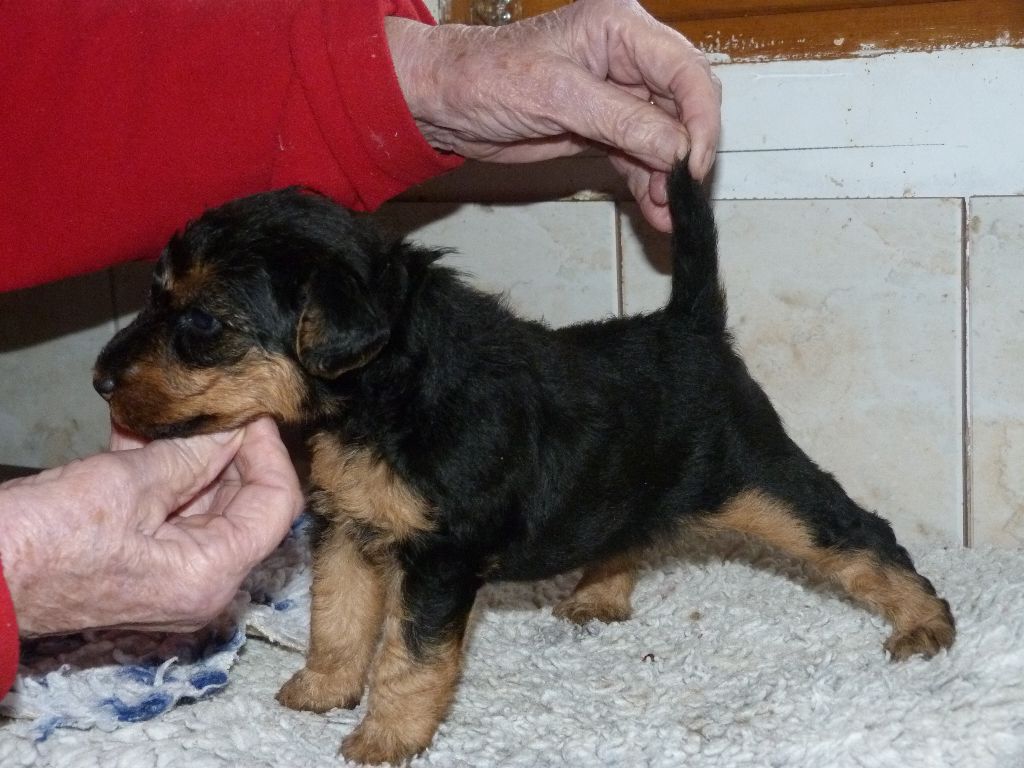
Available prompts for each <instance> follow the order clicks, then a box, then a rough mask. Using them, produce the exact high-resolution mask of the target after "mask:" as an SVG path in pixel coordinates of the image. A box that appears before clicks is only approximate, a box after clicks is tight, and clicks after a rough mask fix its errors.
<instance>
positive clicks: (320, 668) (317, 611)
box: [277, 525, 384, 712]
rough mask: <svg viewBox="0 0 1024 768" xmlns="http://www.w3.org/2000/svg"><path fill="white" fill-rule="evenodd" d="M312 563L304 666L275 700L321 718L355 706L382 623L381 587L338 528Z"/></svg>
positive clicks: (377, 575) (376, 573)
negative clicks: (323, 713)
mask: <svg viewBox="0 0 1024 768" xmlns="http://www.w3.org/2000/svg"><path fill="white" fill-rule="evenodd" d="M327 535H328V536H329V538H328V539H327V540H326V541H324V542H323V543H322V544H321V545H320V546H319V547H318V548H317V550H316V554H315V557H314V562H313V586H312V589H311V592H312V612H311V616H310V639H309V654H308V656H307V659H306V666H305V667H304V668H303V669H301V670H299V671H298V672H296V673H295V674H294V675H293V676H292V678H291V680H289V681H288V682H287V683H285V684H284V686H283V687H282V688H281V690H280V691H279V692H278V694H277V700H278V701H279V702H281V703H282V704H283V705H284V706H286V707H289V708H290V709H305V710H310V711H312V712H326V711H327V710H329V709H334V708H335V707H345V708H348V709H351V708H352V707H354V706H356V705H357V704H358V703H359V700H360V699H361V698H362V695H363V687H364V685H365V683H366V674H367V670H368V669H369V666H370V661H371V659H372V658H373V652H374V649H375V647H376V644H377V639H378V637H379V635H380V628H381V623H382V621H383V618H384V584H383V582H382V578H381V574H380V573H379V571H378V570H377V569H376V568H375V567H374V566H373V565H372V564H371V563H370V562H368V561H367V559H366V557H365V556H364V555H363V553H362V552H360V551H359V549H358V547H357V546H356V544H355V542H354V541H353V540H352V539H351V538H350V537H349V536H348V534H347V532H346V531H345V529H344V526H340V525H336V526H333V527H332V528H331V529H329V531H328V533H327Z"/></svg>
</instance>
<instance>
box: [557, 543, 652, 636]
mask: <svg viewBox="0 0 1024 768" xmlns="http://www.w3.org/2000/svg"><path fill="white" fill-rule="evenodd" d="M634 586H636V558H635V556H633V555H630V554H622V555H615V556H613V557H611V558H609V559H608V560H605V561H604V562H601V563H597V564H596V565H591V566H589V567H587V568H586V569H585V570H584V571H583V576H582V577H581V578H580V581H579V583H578V584H577V585H576V589H574V590H573V593H572V594H571V595H569V597H567V598H565V599H564V600H562V601H561V602H560V603H558V605H556V606H555V607H554V609H553V610H552V613H553V614H554V615H555V616H558V617H559V618H562V619H568V620H569V621H571V622H573V623H574V624H586V623H587V622H588V621H590V620H591V619H597V620H598V621H603V622H604V623H605V624H610V623H612V622H613V621H626V620H627V619H628V618H629V617H630V616H632V615H633V606H632V605H631V604H630V596H631V595H632V594H633V587H634Z"/></svg>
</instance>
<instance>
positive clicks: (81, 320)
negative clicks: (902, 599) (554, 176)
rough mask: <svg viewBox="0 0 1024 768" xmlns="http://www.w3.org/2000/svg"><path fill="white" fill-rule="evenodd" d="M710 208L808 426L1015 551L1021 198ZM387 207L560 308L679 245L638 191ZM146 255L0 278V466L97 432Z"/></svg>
mask: <svg viewBox="0 0 1024 768" xmlns="http://www.w3.org/2000/svg"><path fill="white" fill-rule="evenodd" d="M716 209H717V214H718V218H719V228H720V231H721V258H722V271H723V274H724V277H725V281H726V284H727V289H728V293H729V303H730V318H731V324H732V326H733V328H734V329H735V332H736V337H737V340H738V343H739V346H740V348H741V350H742V352H743V353H744V355H745V357H746V358H747V360H748V363H749V364H750V367H751V369H752V371H753V372H754V375H755V376H756V377H757V378H758V379H759V380H760V381H761V382H762V384H763V385H764V386H765V388H766V389H767V391H768V393H769V395H770V396H771V397H772V398H773V400H774V402H775V404H776V406H777V408H778V409H779V411H780V412H781V414H782V415H783V417H784V419H785V421H786V422H787V424H788V426H789V428H790V430H791V432H792V434H793V435H794V437H795V438H796V439H797V441H798V442H799V443H800V444H801V445H802V446H803V447H804V448H805V449H806V450H807V451H808V452H809V453H810V454H811V455H812V457H814V458H815V459H816V460H818V461H819V463H821V464H822V465H823V466H824V467H826V468H827V469H829V470H831V471H833V472H834V473H835V474H836V475H837V476H838V477H839V479H840V480H841V481H842V482H843V483H844V484H845V485H846V486H847V488H848V490H849V491H850V492H851V494H852V495H853V496H854V497H855V498H857V499H858V500H860V501H862V502H863V503H865V504H866V505H868V506H870V507H872V508H875V509H877V510H878V511H879V512H881V513H882V514H883V515H885V516H886V517H889V518H890V519H891V520H892V521H893V522H894V525H895V526H896V528H897V532H898V534H899V535H900V536H901V537H902V538H903V539H905V540H906V541H907V542H909V543H910V544H911V545H912V546H913V547H915V548H917V549H919V550H920V549H922V548H925V547H929V546H937V545H950V544H953V545H956V544H961V543H963V542H964V536H965V530H970V531H971V536H972V539H971V540H972V542H973V543H979V544H980V543H993V544H997V545H1000V546H1020V545H1021V544H1022V542H1024V389H1022V387H1021V386H1020V381H1021V378H1022V375H1024V300H1022V298H1021V296H1022V292H1024V197H1004V198H976V199H972V200H969V201H967V203H966V211H967V215H966V217H965V203H964V201H962V200H959V199H900V200H806V201H795V200H788V201H786V200H777V201H722V202H719V203H717V205H716ZM381 218H382V219H384V220H385V221H386V222H389V223H390V225H391V226H393V227H395V228H398V229H401V230H403V231H407V232H409V233H410V234H411V236H412V237H414V238H416V239H418V240H420V241H422V242H424V243H427V244H432V245H445V246H452V247H455V248H457V249H459V253H458V254H456V255H452V256H449V257H446V258H447V261H448V263H450V264H454V265H457V266H459V267H460V268H462V269H464V270H465V271H466V272H467V273H470V274H471V275H472V277H473V279H474V280H475V281H476V282H477V283H478V284H479V285H481V286H483V287H485V288H486V289H488V290H493V291H501V292H506V293H507V294H508V296H509V299H510V301H511V302H512V304H513V305H514V306H515V307H516V308H518V309H519V310H520V311H521V312H523V313H524V314H527V315H529V316H532V317H537V318H544V319H545V320H547V321H548V322H550V323H552V324H555V325H561V324H565V323H570V322H574V321H578V320H582V319H589V318H599V317H606V316H609V315H613V314H615V313H617V312H618V311H619V309H620V307H621V308H622V309H623V310H624V311H625V312H627V313H628V312H636V311H642V310H645V309H650V308H654V307H657V306H658V305H659V304H661V303H662V302H663V300H664V298H665V296H666V295H667V290H668V274H667V272H668V264H667V262H666V256H667V254H666V241H665V239H664V238H663V237H661V236H659V235H657V234H655V233H653V232H651V231H650V230H649V229H647V228H646V226H645V225H644V224H642V222H640V221H639V220H638V217H637V215H636V211H635V208H634V207H633V206H632V205H630V204H616V203H614V202H611V201H590V202H578V201H573V202H547V203H532V204H520V205H498V206H489V205H462V206H456V205H449V204H438V203H392V204H390V205H389V206H387V207H386V208H385V210H384V211H383V212H382V214H381ZM965 222H966V227H967V232H966V233H964V232H963V228H964V225H965ZM965 235H966V237H965ZM965 252H966V255H965ZM147 271H148V269H147V268H146V267H145V266H140V265H130V266H127V267H124V268H121V269H118V270H114V271H112V272H111V273H104V274H99V275H93V276H90V277H85V278H80V279H77V280H70V281H66V282H64V283H60V284H56V285H51V286H46V287H43V288H38V289H33V290H29V291H22V292H18V293H14V294H7V295H0V437H2V439H0V463H13V464H27V465H35V466H40V465H52V464H56V463H60V462H65V461H67V460H69V459H72V458H74V457H76V456H82V455H85V454H87V453H90V452H93V451H96V450H99V449H101V448H102V447H103V444H104V442H105V439H106V414H105V405H104V403H103V402H102V401H101V400H100V398H99V397H98V396H96V395H95V394H94V393H93V392H92V389H91V386H90V375H89V370H90V366H91V362H92V360H93V358H94V356H95V354H96V352H97V351H98V349H99V347H100V346H101V345H102V343H103V341H104V340H105V339H107V338H108V337H109V336H110V335H111V334H112V333H113V331H114V329H115V328H116V326H117V324H118V323H119V322H123V319H124V317H125V316H126V315H127V314H129V313H130V312H131V311H132V310H133V309H134V308H135V307H136V306H137V305H138V302H139V301H140V300H141V297H142V296H143V295H144V293H145V289H146V285H147V283H148V277H147ZM965 288H966V290H965ZM965 296H967V297H969V300H968V303H967V304H965V300H964V297H965ZM965 313H966V314H965ZM965 319H966V323H967V325H965ZM965 328H966V329H967V339H966V340H965V339H964V329H965ZM965 341H966V343H965ZM965 387H966V389H965ZM965 402H966V403H967V404H968V405H969V410H968V411H967V416H968V417H969V418H967V419H965V418H964V410H963V405H964V403H965ZM965 424H966V425H967V426H966V428H965ZM965 472H966V475H967V477H966V478H965ZM965 489H967V495H965ZM967 511H969V512H970V514H969V515H968V514H967Z"/></svg>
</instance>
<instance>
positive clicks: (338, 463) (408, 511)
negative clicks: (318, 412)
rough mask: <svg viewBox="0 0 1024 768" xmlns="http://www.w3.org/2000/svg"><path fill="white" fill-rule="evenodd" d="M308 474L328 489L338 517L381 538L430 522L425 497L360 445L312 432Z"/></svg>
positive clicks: (403, 535)
mask: <svg viewBox="0 0 1024 768" xmlns="http://www.w3.org/2000/svg"><path fill="white" fill-rule="evenodd" d="M312 480H313V482H314V483H315V484H316V485H318V486H320V487H321V488H323V489H324V490H325V491H326V492H327V493H328V494H330V496H331V497H332V501H333V507H334V509H335V510H337V512H338V514H339V517H340V518H348V519H351V520H354V521H356V522H358V523H360V524H363V525H366V526H369V527H370V528H371V529H373V530H375V531H376V532H377V533H379V534H381V538H382V543H388V544H390V543H394V542H397V541H403V540H405V539H408V538H410V537H411V536H415V535H416V534H419V533H424V532H426V531H429V530H431V529H432V528H433V522H432V521H431V519H430V516H429V506H428V505H427V503H426V502H425V501H424V500H423V499H422V498H421V497H420V496H419V495H418V494H417V493H416V492H415V491H413V490H412V489H411V488H410V487H409V486H408V485H406V484H405V482H403V481H402V479H401V478H400V477H399V476H398V475H397V474H396V473H395V471H394V470H393V469H391V467H390V465H388V463H387V462H385V461H384V460H383V459H381V458H380V457H379V456H376V455H374V454H373V453H371V452H370V451H369V450H367V449H365V448H346V447H345V446H343V445H342V444H341V442H340V441H339V440H338V438H337V437H335V436H334V435H331V434H328V433H321V434H319V435H317V436H316V437H314V438H313V466H312Z"/></svg>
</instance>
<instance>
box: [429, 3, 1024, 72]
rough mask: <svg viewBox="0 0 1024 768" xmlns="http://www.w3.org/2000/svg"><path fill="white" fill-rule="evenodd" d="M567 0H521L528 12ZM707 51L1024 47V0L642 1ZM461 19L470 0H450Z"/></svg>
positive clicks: (799, 55) (772, 53)
mask: <svg viewBox="0 0 1024 768" xmlns="http://www.w3.org/2000/svg"><path fill="white" fill-rule="evenodd" d="M566 4H567V2H566V0H522V2H521V8H522V10H523V13H524V15H527V16H530V15H534V14H537V13H542V12H544V11H548V10H552V9H553V8H555V7H557V6H560V5H566ZM643 5H644V6H645V7H646V8H647V9H648V10H650V11H651V12H652V13H653V14H654V15H655V16H656V17H657V18H659V19H661V20H662V21H664V22H665V23H666V24H669V25H670V26H672V27H675V28H676V29H678V30H679V31H681V32H682V33H683V34H685V35H686V36H687V37H688V38H689V39H690V40H692V41H693V42H694V43H696V44H697V45H699V46H700V47H701V48H702V49H703V50H704V51H706V52H708V53H720V54H726V55H728V56H730V57H731V59H732V60H734V61H757V60H767V59H815V58H817V59H821V58H839V57H847V56H855V55H863V54H869V55H870V54H872V53H875V52H881V51H893V50H902V51H928V50H936V49H939V48H946V47H970V46H976V45H986V44H999V45H1013V46H1018V47H1019V46H1024V0H903V2H885V1H884V0H766V1H765V2H757V0H719V2H712V1H711V0H646V2H644V3H643ZM449 8H450V13H449V20H452V21H463V22H465V21H466V20H467V19H469V17H470V15H471V14H470V8H471V0H452V2H451V3H450V4H449Z"/></svg>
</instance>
